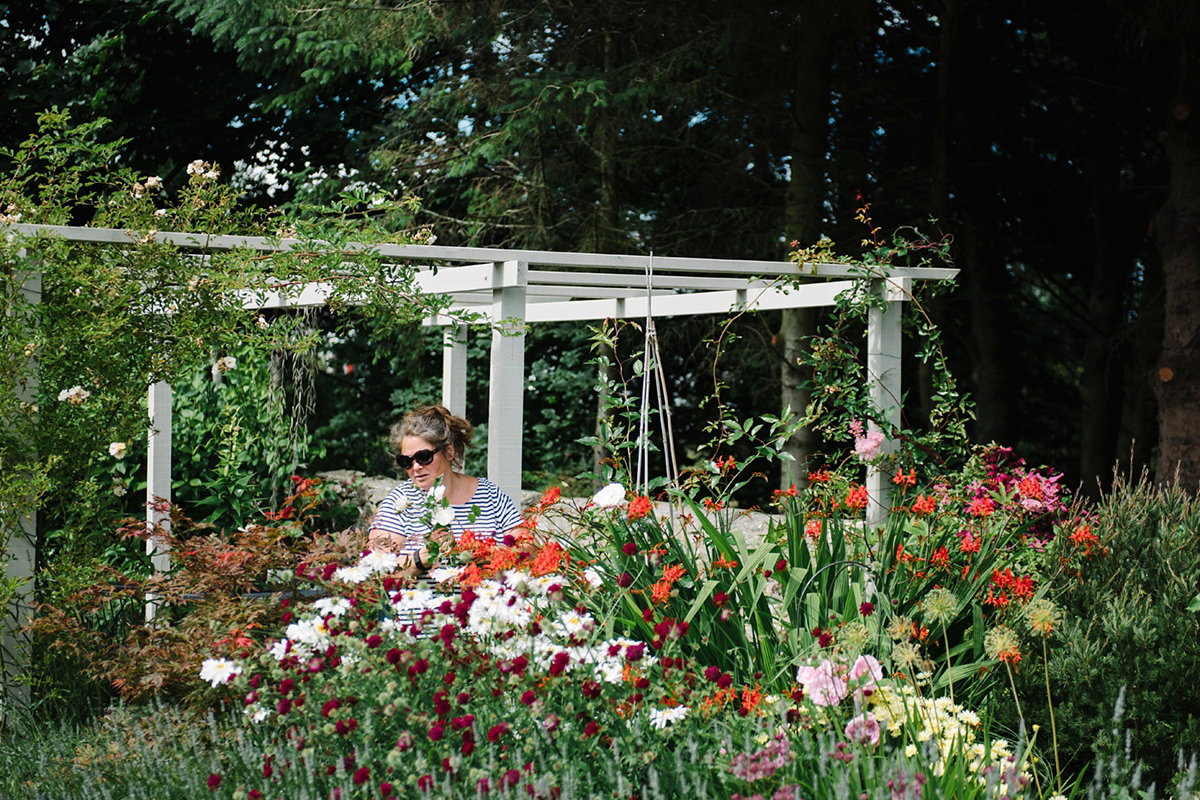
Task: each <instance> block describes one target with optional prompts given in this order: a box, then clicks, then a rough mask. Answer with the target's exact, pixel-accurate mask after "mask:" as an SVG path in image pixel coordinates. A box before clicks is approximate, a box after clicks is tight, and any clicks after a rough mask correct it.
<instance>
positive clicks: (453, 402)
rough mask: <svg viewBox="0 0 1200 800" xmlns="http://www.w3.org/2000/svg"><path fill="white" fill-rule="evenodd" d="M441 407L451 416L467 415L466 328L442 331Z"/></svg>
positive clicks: (458, 327) (451, 326)
mask: <svg viewBox="0 0 1200 800" xmlns="http://www.w3.org/2000/svg"><path fill="white" fill-rule="evenodd" d="M442 405H444V406H445V407H446V408H448V409H450V412H451V413H452V414H457V415H458V416H460V417H461V416H462V415H463V414H466V413H467V326H466V325H447V326H445V327H444V328H443V329H442Z"/></svg>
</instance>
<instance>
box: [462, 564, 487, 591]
mask: <svg viewBox="0 0 1200 800" xmlns="http://www.w3.org/2000/svg"><path fill="white" fill-rule="evenodd" d="M461 583H462V585H463V586H471V587H475V586H478V585H479V584H481V583H483V570H481V569H480V568H479V565H478V564H475V563H473V562H472V563H470V564H467V568H466V569H465V570H463V574H462V578H461Z"/></svg>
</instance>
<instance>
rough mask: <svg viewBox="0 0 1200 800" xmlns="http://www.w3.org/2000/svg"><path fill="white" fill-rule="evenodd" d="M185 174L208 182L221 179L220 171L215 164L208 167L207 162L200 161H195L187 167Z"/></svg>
mask: <svg viewBox="0 0 1200 800" xmlns="http://www.w3.org/2000/svg"><path fill="white" fill-rule="evenodd" d="M187 174H188V175H199V176H200V177H202V178H207V179H208V180H210V181H215V180H216V179H217V178H219V177H221V171H220V170H219V169H217V167H216V165H215V164H214V165H213V166H212V167H210V166H209V165H208V162H207V161H202V160H200V159H196V160H195V161H193V162H192V163H190V164H188V165H187Z"/></svg>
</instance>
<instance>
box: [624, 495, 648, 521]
mask: <svg viewBox="0 0 1200 800" xmlns="http://www.w3.org/2000/svg"><path fill="white" fill-rule="evenodd" d="M653 510H654V501H653V500H651V499H650V498H649V497H641V496H638V497H635V498H633V499H632V500H630V501H629V518H630V519H631V520H634V519H641V518H642V517H644V516H646V515H647V514H649V513H650V512H651V511H653Z"/></svg>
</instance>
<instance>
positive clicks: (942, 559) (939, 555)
mask: <svg viewBox="0 0 1200 800" xmlns="http://www.w3.org/2000/svg"><path fill="white" fill-rule="evenodd" d="M929 563H930V564H931V565H932V566H935V567H940V568H942V569H948V568H949V567H950V551H949V550H947V549H946V546H945V545H942V546H941V547H939V548H938V549H937V550H935V551H934V552H933V556H932V557H931V558H930V559H929Z"/></svg>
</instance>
